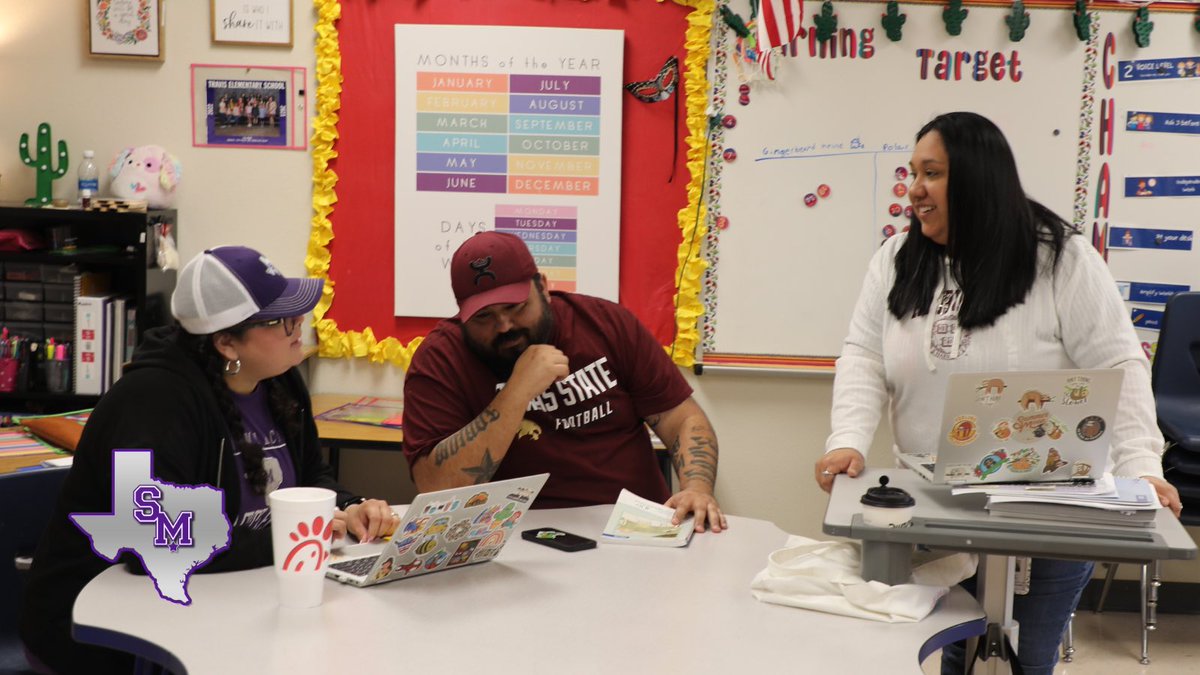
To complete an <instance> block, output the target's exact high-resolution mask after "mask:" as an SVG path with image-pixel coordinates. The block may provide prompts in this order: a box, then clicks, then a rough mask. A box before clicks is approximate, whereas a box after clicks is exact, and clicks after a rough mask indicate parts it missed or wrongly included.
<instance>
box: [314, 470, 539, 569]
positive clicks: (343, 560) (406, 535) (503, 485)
mask: <svg viewBox="0 0 1200 675" xmlns="http://www.w3.org/2000/svg"><path fill="white" fill-rule="evenodd" d="M549 477H550V474H548V473H540V474H537V475H535V476H525V477H523V478H513V479H511V480H503V481H498V482H495V483H484V484H482V485H469V486H466V487H460V488H452V489H450V490H440V491H438V492H427V493H424V494H419V495H417V496H416V498H414V499H413V502H412V504H411V505H410V506H409V507H408V510H407V511H406V512H405V513H404V515H403V516H402V517H401V519H400V526H399V527H397V528H396V532H395V534H393V535H392V537H391V540H390V541H384V542H376V543H370V544H354V545H351V546H346V547H345V548H343V549H341V550H336V549H335V550H334V551H333V555H331V556H330V559H329V565H328V566H327V567H326V569H325V575H326V576H328V577H329V578H331V579H336V580H337V581H340V582H342V583H346V584H351V585H354V586H374V585H375V584H382V583H385V582H388V581H395V580H396V579H407V578H410V577H416V576H420V575H422V574H429V573H430V572H439V571H441V570H446V569H451V568H455V567H465V566H467V565H474V564H475V563H481V562H487V561H489V560H491V559H492V558H495V557H496V555H497V554H498V553H500V549H501V548H503V547H504V544H505V543H506V542H507V541H508V539H509V537H510V536H511V535H512V533H513V532H514V531H515V530H516V525H517V521H519V520H520V519H521V516H523V515H524V514H525V513H526V512H527V511H529V507H530V506H531V505H532V504H533V500H534V499H535V498H536V497H537V495H538V492H540V491H541V489H542V486H543V485H545V484H546V479H547V478H549Z"/></svg>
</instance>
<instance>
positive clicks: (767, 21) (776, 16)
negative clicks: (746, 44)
mask: <svg viewBox="0 0 1200 675" xmlns="http://www.w3.org/2000/svg"><path fill="white" fill-rule="evenodd" d="M802 18H804V2H803V0H762V5H761V6H760V8H759V13H758V48H759V49H760V50H763V51H766V50H768V49H774V48H775V47H782V46H783V45H786V44H787V43H789V42H791V41H792V40H794V39H796V36H797V35H799V34H800V30H801V27H800V20H801V19H802Z"/></svg>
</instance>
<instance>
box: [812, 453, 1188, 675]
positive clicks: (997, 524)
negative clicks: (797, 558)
mask: <svg viewBox="0 0 1200 675" xmlns="http://www.w3.org/2000/svg"><path fill="white" fill-rule="evenodd" d="M885 474H886V475H887V476H888V478H889V483H888V485H889V487H899V488H903V489H905V490H906V491H908V492H909V493H910V494H911V495H912V496H913V498H914V499H915V500H916V502H917V504H916V508H915V509H914V511H913V521H912V525H911V526H910V527H903V528H893V529H888V528H878V527H868V526H866V525H865V524H864V523H863V522H862V515H861V514H862V506H861V504H860V503H859V499H860V498H861V497H862V495H863V493H864V492H866V490H867V488H870V487H874V486H877V485H879V477H880V476H881V475H885ZM986 501H987V498H986V497H985V496H984V495H960V496H957V497H955V496H953V495H952V494H950V488H949V486H945V485H934V484H932V483H930V482H929V481H926V480H925V479H923V478H921V477H920V476H918V475H916V474H915V473H913V472H912V471H910V470H908V469H887V470H882V469H868V470H866V471H864V472H863V473H862V474H860V475H859V476H858V477H857V478H850V477H849V476H847V475H845V474H842V475H839V476H837V478H836V479H835V480H834V483H833V491H832V493H831V494H830V496H829V506H828V508H827V509H826V511H825V524H824V531H825V533H826V534H831V535H837V536H844V537H854V538H857V539H862V540H863V561H864V570H863V576H864V577H866V578H868V579H870V578H875V579H877V580H881V581H885V582H889V583H894V579H895V578H896V577H903V578H907V575H908V574H909V571H911V565H909V564H908V562H909V560H910V556H911V554H912V545H914V544H923V545H926V546H930V547H932V548H944V549H950V550H955V551H971V552H975V553H981V554H988V553H992V554H999V555H990V556H988V555H981V556H980V561H979V572H980V573H979V579H978V584H977V586H976V593H977V595H978V596H979V599H980V602H981V603H982V604H983V607H984V610H985V611H986V612H987V614H988V625H989V626H990V627H1000V628H1002V629H1003V630H1005V631H1006V632H1008V633H1009V634H1010V637H1011V639H1012V640H1013V642H1014V644H1015V642H1016V634H1015V632H1014V631H1013V628H1015V626H1014V624H1013V621H1012V589H1011V578H1012V560H1013V558H1012V557H1011V556H1033V557H1046V558H1058V559H1065V560H1103V561H1113V562H1132V563H1137V564H1144V563H1146V562H1150V561H1154V560H1165V559H1180V560H1189V559H1192V558H1195V557H1196V544H1195V542H1193V541H1192V538H1191V536H1189V535H1188V533H1187V530H1185V529H1184V527H1183V525H1182V524H1180V522H1179V520H1178V519H1177V518H1175V516H1174V515H1173V514H1172V513H1171V512H1170V511H1169V510H1168V509H1160V510H1159V511H1158V514H1157V515H1156V517H1155V521H1154V527H1152V528H1138V527H1126V528H1122V527H1104V526H1098V525H1071V524H1065V523H1063V524H1058V523H1047V522H1046V521H1038V520H1025V519H1013V518H993V517H991V516H990V515H989V514H988V512H987V510H986V509H985V508H984V506H985V503H986ZM868 563H869V564H868ZM868 568H869V569H868ZM906 570H908V571H906ZM998 665H999V664H998V660H996V659H989V660H988V662H987V666H988V670H989V671H990V672H996V669H997V668H998Z"/></svg>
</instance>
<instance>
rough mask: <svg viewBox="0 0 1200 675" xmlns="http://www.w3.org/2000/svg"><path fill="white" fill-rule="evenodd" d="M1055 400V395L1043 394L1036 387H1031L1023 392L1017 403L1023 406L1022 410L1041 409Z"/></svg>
mask: <svg viewBox="0 0 1200 675" xmlns="http://www.w3.org/2000/svg"><path fill="white" fill-rule="evenodd" d="M1053 402H1054V397H1053V396H1048V395H1046V394H1043V393H1042V392H1040V391H1038V390H1036V389H1030V390H1029V391H1027V392H1025V393H1024V394H1021V398H1020V399H1019V400H1018V401H1017V404H1018V405H1020V406H1021V410H1029V409H1031V408H1032V409H1033V410H1041V409H1042V408H1044V407H1045V406H1046V404H1047V403H1053Z"/></svg>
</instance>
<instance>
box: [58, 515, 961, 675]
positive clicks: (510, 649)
mask: <svg viewBox="0 0 1200 675" xmlns="http://www.w3.org/2000/svg"><path fill="white" fill-rule="evenodd" d="M610 511H611V507H609V506H594V507H587V508H580V509H561V510H543V511H531V512H530V513H529V514H528V515H527V516H526V517H525V518H524V519H523V520H522V521H521V522H520V523H519V524H518V526H517V527H518V529H521V530H524V529H529V528H533V527H557V528H561V529H564V530H566V531H568V532H573V533H575V534H580V535H583V536H587V537H593V538H595V537H597V536H598V535H599V533H600V531H601V530H602V529H603V525H604V522H605V520H606V519H607V517H608V514H609V512H610ZM729 523H730V529H729V530H727V531H725V532H722V533H720V534H711V533H705V534H700V535H697V536H695V537H694V538H693V539H692V543H691V545H690V546H688V547H687V548H682V549H672V548H655V547H639V546H613V545H605V544H600V546H599V548H597V549H593V550H590V551H582V552H578V553H564V552H561V551H557V550H555V549H551V548H548V547H545V546H540V545H537V544H534V543H531V542H527V541H524V540H522V539H520V538H519V537H518V536H517V534H519V533H515V534H514V538H513V539H512V540H510V541H509V543H508V545H507V546H506V547H505V549H504V550H503V551H502V552H501V554H500V555H499V557H498V558H497V559H496V560H494V561H491V562H488V563H483V564H479V565H471V566H469V567H464V568H458V569H454V570H449V571H445V572H438V573H435V574H430V575H426V576H422V577H415V578H412V579H407V580H400V581H395V582H392V583H389V584H383V585H380V586H375V587H371V588H354V587H351V586H345V585H342V584H338V583H336V582H333V581H328V580H327V581H326V583H327V584H328V586H327V587H326V588H325V602H324V604H323V605H321V607H319V608H315V609H309V610H281V609H280V608H279V607H278V605H277V604H276V591H275V578H274V575H273V572H272V570H271V569H270V568H264V569H258V570H250V571H245V572H232V573H226V574H208V575H206V574H197V575H193V576H192V579H191V581H190V583H189V587H188V588H189V591H190V593H191V596H192V598H193V603H192V605H191V606H189V607H183V606H179V605H175V604H173V603H170V602H166V601H164V600H162V599H161V598H159V597H158V595H157V594H156V593H155V592H154V589H153V588H152V585H151V582H150V580H149V579H147V578H146V577H139V576H134V575H131V574H129V573H128V572H126V571H125V570H124V568H123V567H114V568H111V569H109V570H107V571H106V572H104V573H103V574H101V575H100V576H99V577H97V578H96V579H94V580H93V581H92V582H91V583H90V584H88V586H87V587H86V588H85V589H84V590H83V592H82V593H81V594H80V596H79V600H78V601H77V602H76V604H75V613H74V621H75V628H74V631H75V636H76V638H77V639H79V640H81V641H83V642H90V643H95V644H103V645H106V646H111V647H116V648H120V649H124V650H126V651H131V652H134V653H136V654H138V655H140V656H143V657H146V658H148V659H150V660H153V661H156V662H159V663H162V664H163V665H166V666H167V667H168V668H171V669H172V670H174V671H177V672H179V673H182V672H184V671H185V670H186V672H188V673H192V674H205V673H227V672H232V670H239V671H241V672H255V673H287V674H289V675H293V674H295V673H304V672H310V673H324V672H335V671H344V670H347V669H353V671H354V672H368V673H369V672H401V671H402V672H426V669H432V670H429V671H428V672H455V671H459V672H461V671H464V670H480V669H485V670H487V671H489V672H506V673H518V672H519V673H566V672H570V673H643V672H646V673H667V672H682V673H689V674H691V673H697V674H699V673H721V674H726V673H737V672H747V671H770V670H779V669H782V670H786V671H794V670H796V669H797V668H798V667H800V666H801V665H803V670H805V671H807V672H830V673H832V672H850V673H856V672H887V673H914V674H918V673H920V672H921V670H920V667H919V665H918V664H919V661H920V660H921V659H923V658H924V657H925V656H926V655H928V654H929V653H931V652H933V651H936V650H937V649H940V648H941V646H942V645H944V644H946V643H947V642H949V641H951V640H957V639H963V638H964V637H965V636H966V635H969V634H978V633H979V632H980V631H981V630H982V628H983V612H982V610H981V609H980V607H979V605H978V604H977V603H976V602H975V600H974V599H973V598H971V597H970V596H969V595H968V594H967V593H965V592H964V591H963V590H962V589H959V588H955V589H953V591H952V592H951V593H950V594H949V595H948V596H947V597H946V598H944V599H943V600H942V601H941V602H940V603H939V605H938V608H937V609H936V610H935V611H934V612H933V613H932V614H931V615H930V616H928V617H926V618H925V620H924V621H921V622H920V623H910V624H883V623H877V622H872V621H865V620H861V619H851V618H846V617H839V616H833V615H828V614H821V613H817V612H810V611H806V610H799V609H794V608H789V607H781V606H777V605H770V604H766V603H760V602H758V601H757V600H755V599H754V598H753V596H751V594H750V581H751V579H752V578H753V577H754V575H755V574H756V573H757V572H758V571H759V570H761V569H762V568H763V567H765V566H766V560H767V554H768V553H769V552H771V551H772V550H775V549H777V548H780V547H781V546H782V545H783V544H784V542H785V539H786V534H785V533H784V532H783V531H781V530H780V529H778V528H777V527H775V526H774V525H773V524H771V523H768V522H765V521H760V520H753V519H749V518H738V517H730V518H729ZM185 666H186V668H185Z"/></svg>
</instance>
